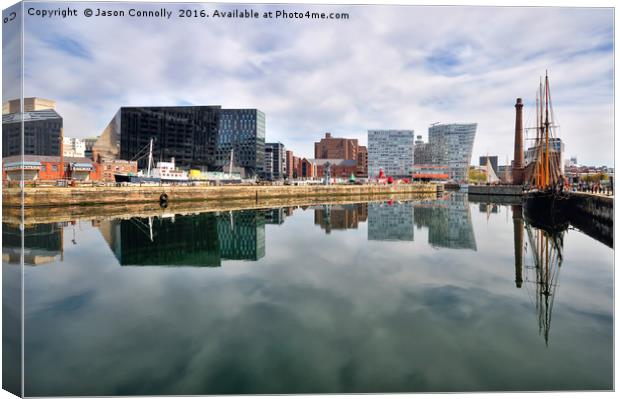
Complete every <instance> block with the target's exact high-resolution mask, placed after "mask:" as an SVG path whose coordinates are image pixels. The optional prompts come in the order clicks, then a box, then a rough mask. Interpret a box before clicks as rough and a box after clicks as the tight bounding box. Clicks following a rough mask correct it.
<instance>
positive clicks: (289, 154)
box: [285, 150, 297, 179]
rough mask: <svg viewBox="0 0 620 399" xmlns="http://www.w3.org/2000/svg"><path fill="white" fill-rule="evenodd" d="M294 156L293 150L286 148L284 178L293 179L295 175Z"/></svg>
mask: <svg viewBox="0 0 620 399" xmlns="http://www.w3.org/2000/svg"><path fill="white" fill-rule="evenodd" d="M295 158H296V157H295V156H294V155H293V151H290V150H286V172H285V175H286V178H287V179H293V178H294V177H296V174H297V173H296V172H295V169H296V165H295Z"/></svg>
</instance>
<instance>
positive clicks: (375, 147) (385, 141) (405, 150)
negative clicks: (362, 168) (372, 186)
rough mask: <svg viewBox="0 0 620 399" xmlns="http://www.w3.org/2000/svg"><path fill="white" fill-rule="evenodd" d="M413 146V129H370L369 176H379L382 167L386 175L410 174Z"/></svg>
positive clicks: (401, 175) (399, 175)
mask: <svg viewBox="0 0 620 399" xmlns="http://www.w3.org/2000/svg"><path fill="white" fill-rule="evenodd" d="M413 146H414V134H413V130H369V131H368V176H369V177H376V176H378V175H379V171H380V170H381V169H383V172H384V173H385V175H386V176H393V177H405V176H410V174H411V172H412V167H413Z"/></svg>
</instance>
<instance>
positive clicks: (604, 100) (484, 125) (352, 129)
mask: <svg viewBox="0 0 620 399" xmlns="http://www.w3.org/2000/svg"><path fill="white" fill-rule="evenodd" d="M101 6H103V4H101ZM105 6H106V7H112V5H110V4H106V5H105ZM141 6H142V7H144V5H141ZM42 7H43V6H42ZM80 7H81V8H85V7H86V5H85V4H84V5H82V4H80ZM80 7H78V8H80ZM114 7H115V8H121V7H122V8H125V9H129V8H131V7H132V5H130V4H129V5H128V4H120V3H119V4H114ZM167 7H168V8H169V9H172V8H173V7H172V5H170V4H169V5H167ZM215 7H216V6H212V5H205V8H206V9H207V10H208V11H210V10H213V9H214V8H215ZM282 7H283V6H281V5H279V6H271V7H270V6H262V8H260V9H261V10H262V9H272V10H274V9H280V8H282ZM286 7H287V8H289V9H291V10H293V9H297V10H305V9H310V10H316V9H320V10H330V11H339V12H342V11H346V12H348V13H349V14H350V16H351V17H350V19H349V20H348V21H307V20H301V21H299V20H269V21H268V20H223V21H220V20H217V21H216V20H212V19H211V20H204V21H200V20H191V21H187V20H180V19H172V20H169V21H165V20H149V19H138V20H136V19H131V18H127V17H125V18H116V19H114V18H105V19H104V18H101V19H98V20H93V19H90V20H89V19H86V18H75V19H72V20H47V19H46V20H40V19H36V18H33V17H31V18H27V19H26V30H25V32H26V34H25V41H26V51H27V58H26V71H27V79H26V82H25V94H26V95H37V96H42V97H49V98H54V99H56V100H57V101H58V109H59V112H61V113H62V115H63V117H64V120H65V132H66V134H67V135H70V136H78V137H80V136H81V137H84V136H92V135H96V134H99V133H100V132H101V130H102V129H103V128H104V127H105V125H106V123H107V122H108V120H109V119H110V118H111V117H112V116H113V115H114V113H115V111H116V109H118V107H120V106H123V105H178V104H183V103H186V102H189V103H192V104H202V105H210V104H221V105H222V106H224V107H228V108H237V107H251V108H259V109H261V110H263V111H265V112H266V114H267V139H268V140H269V141H282V142H283V143H284V144H285V145H287V146H288V147H289V148H291V149H293V150H294V151H295V152H297V153H299V154H301V155H305V156H312V155H313V154H312V152H313V142H314V141H315V140H318V139H319V138H320V137H321V136H322V135H323V133H324V132H326V131H331V132H332V133H333V134H334V135H336V136H348V137H352V138H358V139H360V140H361V141H362V142H363V143H365V142H366V131H367V130H368V129H371V128H378V127H386V128H410V129H411V128H413V129H415V130H416V132H417V133H419V134H423V135H426V130H427V127H428V125H429V124H430V123H433V122H437V121H442V122H478V124H479V128H478V133H477V137H476V143H475V147H474V160H475V159H476V157H477V156H478V155H484V154H486V153H487V152H488V153H489V154H496V155H499V157H500V159H501V160H502V163H503V162H504V159H505V157H506V156H507V155H511V154H512V144H513V143H512V142H513V135H514V133H513V129H514V107H513V105H514V101H515V99H516V97H523V98H524V100H525V101H526V115H527V113H528V112H529V109H528V108H527V104H531V102H532V101H533V95H534V91H535V89H536V86H537V83H538V78H539V76H540V75H541V74H544V71H545V70H546V69H549V71H550V74H551V83H552V90H553V95H554V104H555V106H556V112H557V114H558V116H559V117H560V123H561V125H562V134H563V136H562V137H563V139H564V140H565V142H566V150H567V153H568V154H570V155H576V156H578V157H579V160H580V162H584V163H590V164H608V165H610V164H613V150H612V146H611V145H610V144H611V142H612V140H613V124H614V120H613V97H612V92H613V50H612V45H613V38H612V32H613V10H611V9H585V8H572V9H569V8H498V7H495V8H494V7H485V8H476V7H407V6H394V7H378V6H362V7H355V6H303V5H302V6H296V7H292V6H286ZM81 8H80V9H81ZM93 8H94V7H93ZM217 8H218V9H221V8H223V7H220V6H217ZM253 8H254V9H257V10H258V9H259V6H256V5H255V6H253ZM541 21H544V27H545V28H544V29H541V23H542V22H541ZM67 37H68V38H71V39H72V40H75V41H76V42H77V43H78V44H79V45H80V46H82V47H83V49H86V51H87V54H90V57H88V56H82V57H79V56H76V55H72V54H71V51H69V50H66V49H65V50H63V47H62V44H59V43H62V42H60V41H59V40H55V41H54V40H53V39H58V38H67ZM51 39H52V40H51Z"/></svg>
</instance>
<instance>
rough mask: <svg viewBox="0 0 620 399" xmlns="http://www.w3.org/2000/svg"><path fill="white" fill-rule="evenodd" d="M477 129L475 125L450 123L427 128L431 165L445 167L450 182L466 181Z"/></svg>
mask: <svg viewBox="0 0 620 399" xmlns="http://www.w3.org/2000/svg"><path fill="white" fill-rule="evenodd" d="M477 127H478V124H477V123H467V124H459V123H450V124H435V125H432V126H431V127H429V128H428V141H429V145H430V147H431V157H432V163H433V164H437V165H447V166H448V171H449V172H448V173H449V175H450V179H452V180H456V181H467V174H468V173H467V172H468V169H469V164H470V162H471V156H472V151H473V148H474V138H475V136H476V128H477Z"/></svg>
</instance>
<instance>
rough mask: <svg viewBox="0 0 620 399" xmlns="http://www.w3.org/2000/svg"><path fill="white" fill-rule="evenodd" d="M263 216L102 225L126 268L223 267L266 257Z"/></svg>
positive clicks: (209, 215)
mask: <svg viewBox="0 0 620 399" xmlns="http://www.w3.org/2000/svg"><path fill="white" fill-rule="evenodd" d="M265 223H266V221H265V214H264V212H260V211H253V210H252V211H237V212H220V213H201V214H197V215H175V216H170V217H159V218H131V219H128V220H112V221H102V222H101V223H100V226H99V229H100V231H101V234H102V235H103V237H104V239H105V240H106V242H107V243H108V245H109V246H110V248H111V249H112V251H113V252H114V255H115V256H116V258H117V259H118V261H119V263H120V264H121V265H123V266H128V265H131V266H146V265H152V266H204V267H216V266H221V263H222V261H223V260H254V261H255V260H258V259H260V258H262V257H264V256H265Z"/></svg>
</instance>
